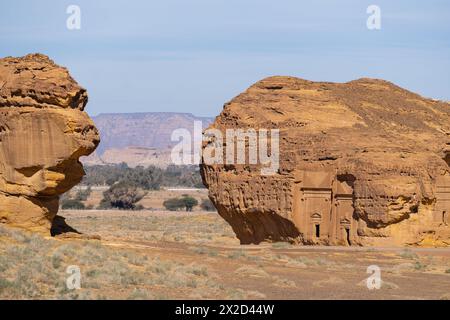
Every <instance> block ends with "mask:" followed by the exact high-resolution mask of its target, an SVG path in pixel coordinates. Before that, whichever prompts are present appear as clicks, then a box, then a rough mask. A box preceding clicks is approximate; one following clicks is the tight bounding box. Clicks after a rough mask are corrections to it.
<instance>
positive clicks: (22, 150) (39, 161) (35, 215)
mask: <svg viewBox="0 0 450 320" xmlns="http://www.w3.org/2000/svg"><path fill="white" fill-rule="evenodd" d="M87 100H88V97H87V92H86V90H85V89H83V88H81V87H80V86H79V85H78V84H77V83H76V82H75V80H73V79H72V77H71V76H70V75H69V72H68V71H67V70H66V69H65V68H62V67H60V66H58V65H56V64H55V63H54V62H53V61H52V60H50V59H49V58H48V57H46V56H44V55H41V54H31V55H27V56H25V57H22V58H11V57H9V58H4V59H0V223H3V224H8V225H11V226H15V227H20V228H25V229H28V230H31V231H36V232H40V233H47V234H48V233H49V231H50V228H51V225H52V221H53V219H54V217H55V216H56V213H57V211H58V202H59V195H60V194H62V193H64V192H66V191H68V190H69V189H70V188H71V187H73V186H74V185H75V184H77V183H78V182H80V180H81V178H82V176H83V174H84V171H83V167H82V165H81V163H80V162H79V161H78V159H79V157H80V156H84V155H89V154H90V153H91V152H93V151H94V150H95V148H96V146H97V145H98V143H99V136H98V132H97V129H96V128H95V126H94V124H93V122H92V121H91V119H90V118H89V116H88V115H87V113H85V112H84V111H83V110H84V107H85V105H86V103H87Z"/></svg>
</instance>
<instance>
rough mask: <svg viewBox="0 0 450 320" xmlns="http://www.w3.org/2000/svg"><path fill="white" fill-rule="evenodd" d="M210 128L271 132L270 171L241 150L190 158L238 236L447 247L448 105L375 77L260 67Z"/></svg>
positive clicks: (248, 239)
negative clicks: (275, 159) (220, 157)
mask: <svg viewBox="0 0 450 320" xmlns="http://www.w3.org/2000/svg"><path fill="white" fill-rule="evenodd" d="M210 128H214V129H218V130H220V131H221V132H222V133H223V135H224V136H225V131H226V129H238V128H240V129H244V130H245V129H250V128H252V129H260V128H264V129H279V130H280V131H279V136H280V137H279V151H280V160H279V170H278V171H277V172H276V173H275V174H273V175H262V174H261V170H260V169H261V164H256V165H252V164H249V163H248V158H247V160H246V161H247V162H246V163H245V164H241V165H239V164H221V163H218V164H207V163H203V164H202V165H201V172H202V175H203V180H204V183H205V185H206V186H207V187H208V188H209V195H210V198H211V200H212V201H213V202H214V203H215V205H216V207H217V209H218V212H219V214H220V215H221V216H222V217H223V218H224V219H225V220H226V221H227V222H228V223H229V224H230V225H231V226H232V227H233V230H234V231H235V233H236V235H237V236H238V238H239V239H240V240H241V243H243V244H247V243H260V242H262V241H288V242H293V243H302V244H323V245H387V246H389V245H423V246H427V245H430V246H448V245H450V167H449V166H450V104H449V103H446V102H441V101H435V100H430V99H425V98H423V97H421V96H419V95H417V94H415V93H412V92H409V91H407V90H405V89H402V88H400V87H398V86H396V85H394V84H392V83H390V82H387V81H383V80H374V79H359V80H356V81H351V82H348V83H328V82H311V81H306V80H302V79H297V78H292V77H271V78H267V79H264V80H262V81H260V82H258V83H256V84H254V85H253V86H251V87H250V88H249V89H248V90H247V91H245V92H244V93H242V94H240V95H239V96H237V97H236V98H234V99H233V100H232V101H231V102H229V103H227V104H226V105H225V106H224V110H223V111H222V113H221V114H220V115H219V116H218V117H217V118H216V121H215V122H214V123H213V125H212V126H211V127H210ZM215 139H216V138H214V137H211V138H210V141H208V142H205V143H204V146H203V147H204V148H206V147H208V146H210V145H211V144H212V143H217V141H214V140H215ZM229 143H232V141H224V142H223V144H224V145H223V147H224V148H223V150H226V148H225V144H229ZM247 151H248V150H247ZM224 159H225V156H224Z"/></svg>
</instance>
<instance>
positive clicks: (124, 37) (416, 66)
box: [0, 0, 450, 117]
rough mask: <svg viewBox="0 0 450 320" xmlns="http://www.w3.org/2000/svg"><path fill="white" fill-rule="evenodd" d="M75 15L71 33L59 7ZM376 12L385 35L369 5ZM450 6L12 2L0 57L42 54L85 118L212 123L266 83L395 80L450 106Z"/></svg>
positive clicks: (4, 14)
mask: <svg viewBox="0 0 450 320" xmlns="http://www.w3.org/2000/svg"><path fill="white" fill-rule="evenodd" d="M71 4H76V5H78V6H79V7H80V9H81V29H80V30H69V29H67V27H66V20H67V18H68V17H69V14H67V13H66V9H67V7H68V6H69V5H71ZM371 4H375V5H378V6H379V7H380V8H381V23H382V24H381V30H368V29H367V27H366V20H367V18H368V16H369V14H367V12H366V9H367V7H368V6H369V5H371ZM449 9H450V3H449V2H446V1H443V0H434V1H427V2H422V1H403V0H402V1H396V2H395V3H392V1H386V0H383V1H375V2H374V1H356V0H347V1H340V2H339V3H337V2H336V1H331V0H324V1H320V3H319V2H318V1H315V2H312V1H309V2H306V1H305V2H303V3H300V2H299V1H293V0H283V1H277V2H273V1H266V0H259V1H256V0H249V1H245V2H242V1H236V0H228V1H224V0H217V1H210V0H192V1H181V0H169V1H164V2H162V1H152V2H148V1H133V2H132V3H127V2H125V1H117V2H110V1H103V0H102V1H95V2H94V1H85V0H79V1H56V0H45V1H39V2H30V1H24V0H19V1H14V2H12V3H8V6H6V5H5V6H2V9H1V11H0V30H1V31H0V41H1V43H2V45H1V46H0V56H2V57H3V56H23V55H25V54H28V53H33V52H40V53H44V54H46V55H48V56H50V57H51V58H52V59H53V60H54V61H55V62H56V63H58V64H60V65H63V66H66V67H67V68H68V69H69V70H70V72H71V74H72V75H73V77H74V78H75V79H76V80H77V81H78V82H79V83H80V84H81V85H82V86H83V87H85V88H86V89H87V90H88V91H89V104H88V107H87V111H88V112H89V114H91V115H94V116H95V115H98V114H100V113H133V112H159V111H165V112H188V113H192V114H194V115H196V116H207V117H212V116H216V115H217V114H219V113H220V111H221V110H222V106H223V104H224V103H225V102H227V101H229V100H230V99H232V98H233V97H234V96H236V95H238V94H239V93H241V92H242V91H244V90H245V89H246V88H248V87H249V86H250V85H252V84H253V83H254V82H256V81H258V80H261V79H262V78H265V77H267V76H273V75H286V76H295V77H299V78H303V79H307V80H313V81H330V82H347V81H351V80H355V79H358V78H362V77H370V78H379V79H385V80H388V81H391V82H393V83H395V84H397V85H399V86H401V87H403V88H405V89H408V90H410V91H413V92H416V93H419V94H421V95H422V96H425V97H429V98H435V99H441V100H450V92H449V90H448V88H449V84H450V72H449V71H450V45H449V44H450V43H449V41H450V40H449V39H450V37H448V34H449V31H450V25H449V24H448V21H449V20H450V10H449Z"/></svg>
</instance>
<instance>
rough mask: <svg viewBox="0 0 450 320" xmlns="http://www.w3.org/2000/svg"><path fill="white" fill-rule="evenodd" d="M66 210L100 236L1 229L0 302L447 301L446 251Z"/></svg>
mask: <svg viewBox="0 0 450 320" xmlns="http://www.w3.org/2000/svg"><path fill="white" fill-rule="evenodd" d="M61 214H62V215H64V216H65V217H66V219H67V221H68V223H69V224H70V225H72V226H74V227H75V228H76V229H77V230H79V231H81V232H83V233H84V234H86V235H98V236H100V237H101V240H83V239H70V240H69V239H64V238H61V239H54V238H43V237H41V236H39V235H36V234H31V233H27V232H22V231H18V230H14V229H10V228H5V227H1V226H0V298H3V299H56V298H57V299H133V300H139V299H183V298H184V299H186V298H188V299H298V298H302V299H314V298H325V299H333V298H358V299H360V298H367V299H386V298H389V299H396V298H399V297H402V298H408V299H420V298H435V299H448V298H450V296H449V294H448V281H449V279H450V278H449V277H450V274H449V273H448V270H450V264H449V260H448V256H447V254H448V253H447V252H445V251H435V250H429V251H426V250H424V249H422V250H415V249H408V250H402V249H399V250H392V251H391V250H381V249H376V250H375V249H370V248H368V249H363V248H361V249H359V250H350V249H348V250H345V249H344V248H340V249H339V248H334V249H333V248H329V249H324V248H317V247H316V248H302V247H298V246H293V245H289V244H283V245H280V244H270V243H266V244H262V245H260V246H257V247H256V246H241V245H240V244H239V241H238V240H237V239H236V237H235V235H234V233H233V231H232V230H231V228H230V226H229V225H228V224H227V223H226V222H225V221H224V220H223V219H221V218H220V217H219V216H218V215H216V214H208V213H201V212H199V213H195V212H194V213H191V212H189V213H186V212H168V213H167V212H166V213H164V212H160V213H151V212H146V211H133V212H126V211H113V212H107V211H83V212H80V211H63V212H61ZM372 264H377V265H379V266H380V268H381V270H382V273H381V276H382V280H383V282H382V287H381V289H380V290H368V289H367V288H366V285H365V280H366V278H367V277H368V276H369V275H368V274H367V273H366V269H367V266H369V265H372ZM69 266H77V267H79V269H80V271H81V289H79V290H70V289H68V288H67V286H66V280H67V277H68V276H69V275H68V274H67V273H66V271H67V268H68V267H69ZM417 287H420V288H421V290H411V288H417Z"/></svg>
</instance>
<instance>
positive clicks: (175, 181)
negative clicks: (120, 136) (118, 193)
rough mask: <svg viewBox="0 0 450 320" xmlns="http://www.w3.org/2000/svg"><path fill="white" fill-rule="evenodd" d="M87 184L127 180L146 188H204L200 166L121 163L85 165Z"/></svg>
mask: <svg viewBox="0 0 450 320" xmlns="http://www.w3.org/2000/svg"><path fill="white" fill-rule="evenodd" d="M85 171H86V176H85V177H84V178H83V181H82V184H83V185H86V186H112V185H114V184H116V183H118V182H127V183H131V184H134V185H136V186H137V187H139V188H142V189H144V190H158V189H160V188H161V187H162V186H164V187H187V188H204V186H203V183H202V178H201V176H200V172H199V168H198V166H169V167H167V168H166V169H161V168H157V167H155V166H148V167H143V166H138V167H135V168H131V167H129V166H128V165H127V164H125V163H122V164H119V165H95V166H86V167H85Z"/></svg>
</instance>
